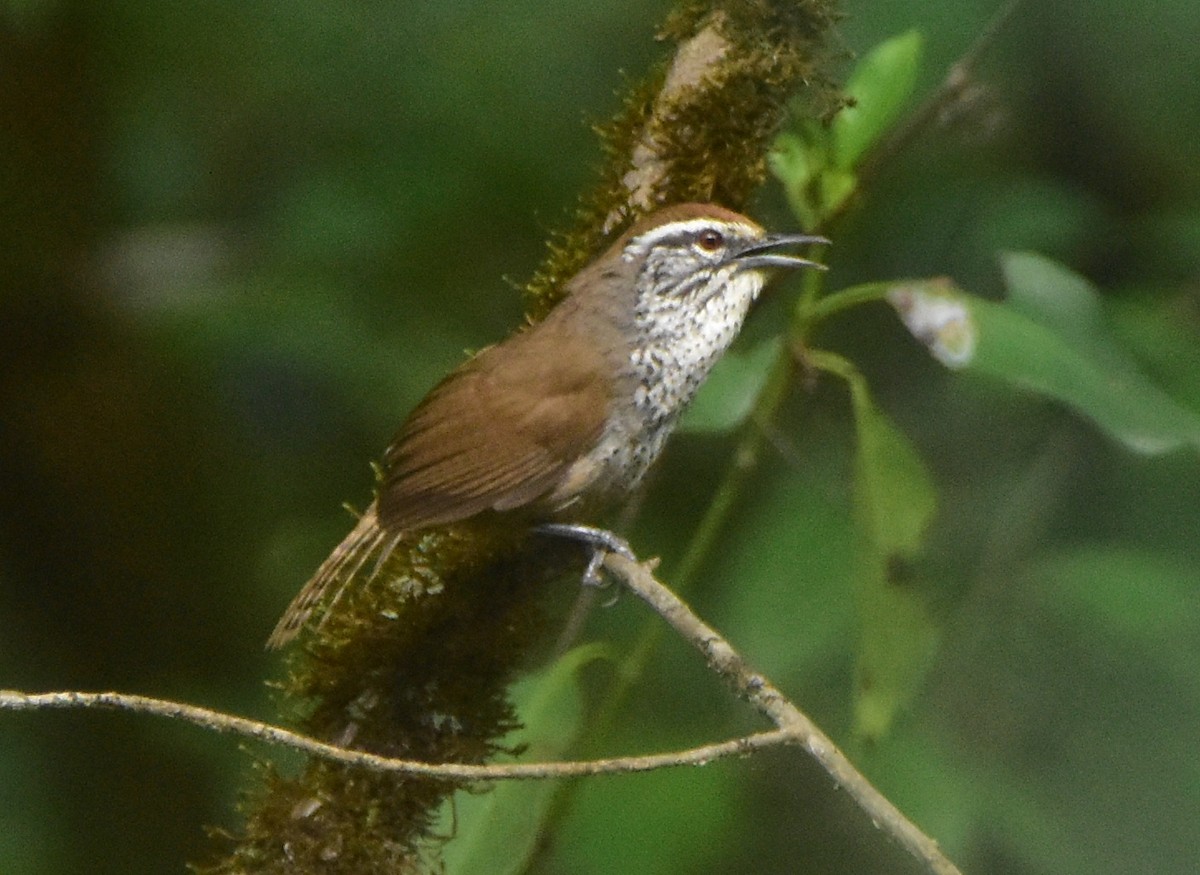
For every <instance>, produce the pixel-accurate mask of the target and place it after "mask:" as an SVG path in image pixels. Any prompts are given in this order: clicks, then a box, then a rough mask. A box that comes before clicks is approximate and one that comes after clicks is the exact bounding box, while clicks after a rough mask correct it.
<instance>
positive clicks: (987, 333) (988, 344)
mask: <svg viewBox="0 0 1200 875" xmlns="http://www.w3.org/2000/svg"><path fill="white" fill-rule="evenodd" d="M1001 264H1002V267H1003V270H1004V276H1005V279H1006V281H1007V285H1008V289H1009V298H1008V301H1007V302H1005V303H1004V304H996V303H992V302H990V301H984V300H982V299H979V298H975V297H972V296H970V295H965V294H963V293H961V292H959V291H957V290H954V289H953V288H952V287H950V286H949V285H948V284H945V283H944V282H941V283H925V284H912V285H907V286H904V287H900V288H897V289H896V290H895V292H894V293H893V295H891V296H889V300H890V301H891V302H892V304H893V305H894V306H896V308H897V309H898V310H899V311H900V313H901V318H902V319H904V321H905V323H906V324H907V325H909V328H910V330H913V333H914V334H915V335H916V336H917V337H918V339H920V340H922V341H923V342H925V343H927V344H929V345H930V347H931V349H935V347H936V342H937V340H938V338H937V336H936V335H937V332H933V333H930V332H928V331H926V332H925V333H924V334H923V333H922V332H921V330H919V328H916V327H914V326H919V325H920V324H921V322H922V320H921V315H920V314H921V313H923V312H926V311H928V308H929V306H930V302H931V301H934V300H956V301H957V302H958V303H959V304H960V305H961V306H962V307H965V308H966V310H967V311H968V312H969V314H970V320H969V321H970V333H971V335H972V338H973V339H974V340H976V341H977V342H975V343H973V344H972V346H971V349H970V351H969V352H968V353H967V354H966V355H965V356H963V358H962V360H961V361H960V362H959V366H961V367H966V368H968V369H970V370H973V371H976V372H978V373H982V374H987V375H989V376H992V377H995V378H998V379H1001V380H1004V381H1006V382H1008V383H1012V384H1014V385H1017V386H1021V387H1023V388H1026V389H1029V390H1031V391H1033V392H1036V393H1038V394H1040V395H1044V396H1046V397H1048V398H1053V399H1055V400H1058V401H1061V402H1063V403H1065V404H1067V405H1069V406H1070V407H1072V408H1074V409H1075V410H1077V411H1078V412H1079V413H1081V414H1083V415H1084V416H1086V417H1088V418H1089V419H1091V420H1093V421H1094V422H1095V423H1096V424H1097V425H1098V426H1100V428H1102V429H1103V430H1104V431H1106V432H1107V433H1108V434H1110V435H1112V436H1113V437H1114V438H1116V439H1117V440H1119V441H1120V442H1121V443H1123V444H1125V446H1127V447H1129V448H1130V449H1132V450H1134V451H1136V452H1141V453H1148V454H1153V453H1164V452H1167V451H1169V450H1173V449H1177V448H1179V447H1182V446H1189V445H1190V446H1192V447H1196V448H1200V415H1198V414H1196V413H1195V412H1193V411H1192V410H1190V409H1188V408H1186V407H1184V406H1182V405H1180V404H1178V403H1176V402H1175V401H1174V400H1173V399H1172V398H1171V397H1170V396H1168V395H1167V394H1166V393H1165V392H1164V391H1163V390H1162V389H1161V388H1159V387H1158V385H1156V384H1155V383H1154V382H1152V381H1151V380H1150V379H1148V378H1147V377H1146V376H1145V375H1144V374H1142V373H1141V372H1140V371H1139V370H1138V368H1137V366H1136V364H1135V363H1134V362H1133V360H1132V359H1131V358H1130V357H1129V356H1128V355H1127V354H1126V352H1125V351H1124V350H1123V349H1122V348H1121V346H1120V345H1119V344H1118V343H1117V342H1116V340H1115V339H1114V337H1113V334H1112V332H1111V331H1110V330H1109V327H1108V325H1107V323H1106V320H1105V318H1104V314H1103V311H1102V310H1101V308H1100V301H1099V298H1098V296H1097V294H1096V291H1095V289H1094V288H1093V287H1092V286H1091V284H1089V283H1088V282H1087V280H1085V279H1084V278H1083V277H1080V276H1078V275H1077V274H1074V273H1072V272H1071V271H1069V270H1067V269H1066V268H1065V267H1063V266H1061V265H1059V264H1057V263H1055V262H1053V261H1051V260H1049V259H1047V258H1044V257H1042V256H1040V255H1035V254H1032V253H1010V254H1007V255H1005V256H1003V258H1002V260H1001ZM933 292H936V294H937V296H938V297H937V298H933V297H930V296H931V294H932V293H933ZM935 354H936V349H935Z"/></svg>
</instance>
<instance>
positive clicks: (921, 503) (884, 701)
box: [851, 378, 937, 739]
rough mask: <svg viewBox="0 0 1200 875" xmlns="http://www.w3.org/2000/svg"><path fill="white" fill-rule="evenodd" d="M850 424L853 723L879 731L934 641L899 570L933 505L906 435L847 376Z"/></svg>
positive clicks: (929, 622) (911, 689)
mask: <svg viewBox="0 0 1200 875" xmlns="http://www.w3.org/2000/svg"><path fill="white" fill-rule="evenodd" d="M851 397H852V400H853V403H854V413H855V424H856V427H857V429H858V452H857V457H856V460H855V461H856V478H857V479H856V483H855V503H856V508H857V511H858V521H859V526H860V529H861V532H862V535H863V541H864V543H863V548H862V550H861V551H860V555H861V560H860V572H859V588H858V593H859V611H860V617H861V622H862V646H861V649H860V650H859V654H858V666H857V684H858V691H857V693H858V694H857V697H856V700H855V729H856V731H857V732H858V733H859V734H860V735H861V736H864V737H866V738H869V739H875V738H878V737H879V736H881V735H882V734H883V733H885V732H886V731H887V729H888V727H889V726H890V725H891V722H892V720H893V718H894V717H895V715H896V712H897V710H898V709H899V708H900V707H901V706H903V705H904V704H905V703H906V702H907V701H908V700H909V699H911V697H912V695H913V694H914V693H915V692H916V689H917V686H918V684H919V683H920V679H921V677H922V676H923V674H924V672H925V668H926V665H927V664H928V660H929V656H930V654H931V652H932V650H933V647H934V645H935V643H936V640H937V627H936V623H935V622H934V619H933V617H932V616H931V615H930V613H929V609H928V606H927V604H926V601H925V597H924V595H923V594H922V592H921V590H920V588H919V587H917V586H915V585H914V581H913V580H912V579H911V576H910V575H908V574H907V573H906V571H907V569H908V568H909V567H910V565H911V563H912V561H913V560H914V559H915V558H916V557H917V556H918V554H919V553H920V551H921V548H922V546H923V544H924V540H925V534H926V532H927V530H928V528H929V524H930V523H931V522H932V520H933V515H934V512H935V510H936V508H937V496H936V492H935V490H934V486H933V482H932V479H931V477H930V475H929V472H928V470H927V469H926V467H925V464H924V462H922V460H921V457H920V456H919V455H918V454H917V451H916V449H915V448H914V447H913V445H912V444H911V443H910V442H909V440H908V438H906V437H905V436H904V434H903V433H902V432H901V431H900V430H899V429H898V428H896V426H895V425H893V424H892V422H891V421H890V420H889V419H888V418H887V417H886V416H885V415H884V414H883V413H882V412H881V411H880V410H879V409H878V408H876V407H875V405H874V402H873V401H872V400H871V398H870V395H869V394H868V392H867V390H866V384H865V382H863V381H862V380H861V378H860V379H858V380H857V381H855V382H852V383H851Z"/></svg>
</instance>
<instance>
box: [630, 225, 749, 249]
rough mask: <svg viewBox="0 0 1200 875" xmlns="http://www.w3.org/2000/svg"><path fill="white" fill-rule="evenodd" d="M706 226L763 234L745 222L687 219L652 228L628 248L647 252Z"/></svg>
mask: <svg viewBox="0 0 1200 875" xmlns="http://www.w3.org/2000/svg"><path fill="white" fill-rule="evenodd" d="M706 228H718V229H720V228H728V229H730V230H732V231H735V232H737V233H740V234H745V235H746V236H748V237H758V236H760V235H761V234H762V230H761V229H759V228H755V227H754V226H753V225H747V224H746V223H745V222H727V221H725V220H723V219H687V220H685V221H682V222H668V223H667V224H665V225H659V226H658V227H657V228H651V229H650V230H649V231H647V232H645V233H644V234H639V235H638V236H637V237H634V238H633V239H632V240H630V241H629V245H628V246H627V247H626V250H627V251H628V250H634V251H636V252H638V253H639V254H641V253H645V252H648V251H650V249H652V248H653V247H654V245H655V244H657V243H661V242H662V241H663V240H667V239H670V238H672V237H683V236H685V235H687V234H696V233H699V232H700V231H703V230H705V229H706Z"/></svg>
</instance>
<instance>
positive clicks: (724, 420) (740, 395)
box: [679, 337, 783, 433]
mask: <svg viewBox="0 0 1200 875" xmlns="http://www.w3.org/2000/svg"><path fill="white" fill-rule="evenodd" d="M782 345H783V341H782V340H781V339H780V338H778V337H773V338H771V339H770V340H768V341H765V342H764V343H760V344H759V345H758V346H756V347H754V348H753V349H751V350H747V351H745V352H742V351H740V350H731V351H730V352H728V353H726V355H725V356H724V357H723V358H722V359H721V360H720V361H718V362H717V364H716V365H715V366H714V367H713V370H712V373H711V374H710V375H709V377H708V380H707V382H705V384H704V387H703V388H702V389H701V390H700V392H699V393H698V394H697V395H696V399H695V400H694V401H693V402H692V404H691V406H690V407H688V409H687V412H686V413H684V415H683V419H682V420H681V421H680V423H679V428H680V430H682V431H689V432H702V433H703V432H723V431H729V430H731V429H733V428H736V427H737V426H739V425H741V424H742V423H743V422H745V420H746V417H748V416H749V415H750V412H751V411H752V410H753V409H754V402H755V400H756V399H757V398H758V396H759V393H761V392H762V389H763V386H765V385H766V383H767V379H768V378H769V377H770V375H771V368H772V366H773V365H774V364H775V362H776V361H778V360H779V350H780V349H781V348H782Z"/></svg>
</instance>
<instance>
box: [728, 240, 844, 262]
mask: <svg viewBox="0 0 1200 875" xmlns="http://www.w3.org/2000/svg"><path fill="white" fill-rule="evenodd" d="M814 243H822V244H826V245H828V243H829V241H828V240H826V239H825V238H824V237H817V236H814V235H812V234H768V235H767V236H766V237H764V238H763V239H762V240H759V241H757V242H755V243H751V244H750V245H749V246H747V247H746V248H745V249H743V250H742V251H741V252H739V253H737V254H736V255H735V256H734V258H735V259H737V261H738V263H739V264H741V265H743V266H744V267H751V268H757V267H781V268H786V269H788V270H794V269H796V268H798V267H815V268H817V270H827V269H828V268H826V267H825V265H823V264H820V263H819V262H816V261H809V260H808V259H807V258H801V257H800V256H798V255H789V254H787V253H784V252H776V251H775V250H776V249H780V248H782V247H784V246H809V245H812V244H814Z"/></svg>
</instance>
